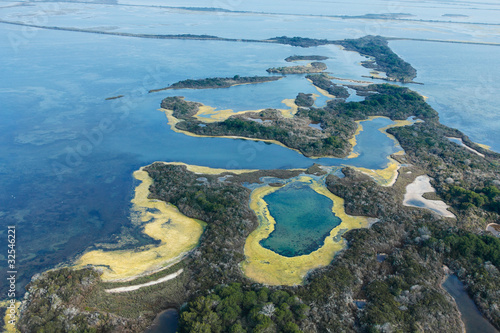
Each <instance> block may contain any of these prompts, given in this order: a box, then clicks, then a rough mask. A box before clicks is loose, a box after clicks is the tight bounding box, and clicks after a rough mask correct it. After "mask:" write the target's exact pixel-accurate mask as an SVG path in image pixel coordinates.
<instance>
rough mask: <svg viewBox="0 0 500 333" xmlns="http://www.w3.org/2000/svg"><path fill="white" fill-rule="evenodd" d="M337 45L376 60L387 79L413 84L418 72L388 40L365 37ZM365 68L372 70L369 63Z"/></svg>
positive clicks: (378, 37)
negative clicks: (392, 48) (395, 51)
mask: <svg viewBox="0 0 500 333" xmlns="http://www.w3.org/2000/svg"><path fill="white" fill-rule="evenodd" d="M336 44H339V45H342V46H343V47H345V48H346V49H347V50H349V51H356V52H358V53H360V54H363V55H367V56H371V57H374V58H375V61H376V66H375V67H374V68H375V69H377V70H379V71H382V72H386V74H387V77H388V78H390V79H391V80H394V81H401V82H411V81H412V80H413V79H414V78H415V77H416V76H417V71H416V70H415V68H413V67H412V66H411V65H410V64H409V63H407V62H406V61H404V60H403V59H401V58H400V57H399V56H398V55H397V54H396V53H394V52H393V51H392V50H391V49H390V48H389V46H388V44H387V40H386V39H385V38H383V37H381V36H365V37H361V38H358V39H344V40H343V41H338V42H336ZM364 66H368V67H369V68H372V66H370V65H369V64H368V63H364Z"/></svg>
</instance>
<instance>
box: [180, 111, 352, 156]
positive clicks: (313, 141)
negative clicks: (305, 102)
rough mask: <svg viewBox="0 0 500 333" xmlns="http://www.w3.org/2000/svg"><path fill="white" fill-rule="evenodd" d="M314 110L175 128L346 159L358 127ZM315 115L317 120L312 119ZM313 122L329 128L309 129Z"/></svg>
mask: <svg viewBox="0 0 500 333" xmlns="http://www.w3.org/2000/svg"><path fill="white" fill-rule="evenodd" d="M315 110H316V109H314V111H313V110H309V111H307V110H306V109H301V110H300V111H299V112H298V113H297V116H296V117H294V118H285V117H283V115H282V114H281V112H280V111H278V110H274V109H267V110H264V111H261V112H259V113H255V112H249V113H245V114H241V115H237V116H231V117H229V118H228V119H226V120H224V121H222V122H215V123H208V124H204V126H200V124H201V122H199V121H197V120H195V119H187V120H186V121H184V122H180V123H178V124H177V125H176V127H177V128H178V129H181V130H185V131H189V132H191V133H195V134H197V135H204V136H241V137H245V138H254V139H261V140H274V141H278V142H281V143H283V144H284V145H286V146H287V147H290V148H294V149H297V150H299V151H300V152H301V153H302V154H304V155H305V156H325V155H328V156H346V155H347V154H348V153H349V151H350V150H351V145H350V144H349V142H348V140H349V138H350V137H352V136H353V135H354V132H355V131H356V128H357V125H356V123H355V122H354V121H353V120H351V119H349V118H347V117H334V116H333V115H332V114H330V113H328V112H325V111H323V112H321V111H318V112H316V111H315ZM319 110H321V109H319ZM312 114H314V115H315V117H311V116H309V115H312ZM258 121H260V122H258ZM311 121H313V122H318V123H319V122H321V123H322V124H323V125H325V124H326V126H323V131H318V130H316V129H314V128H311V127H310V126H309V124H310V123H311Z"/></svg>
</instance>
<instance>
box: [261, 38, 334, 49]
mask: <svg viewBox="0 0 500 333" xmlns="http://www.w3.org/2000/svg"><path fill="white" fill-rule="evenodd" d="M268 41H270V42H274V43H279V44H287V45H292V46H300V47H311V46H319V45H326V44H332V42H331V41H329V40H327V39H313V38H303V37H287V36H281V37H274V38H269V39H268Z"/></svg>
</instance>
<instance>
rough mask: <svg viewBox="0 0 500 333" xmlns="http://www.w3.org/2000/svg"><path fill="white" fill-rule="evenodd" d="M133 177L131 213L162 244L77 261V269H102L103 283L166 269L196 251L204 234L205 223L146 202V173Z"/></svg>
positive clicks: (94, 254) (162, 204) (95, 254)
mask: <svg viewBox="0 0 500 333" xmlns="http://www.w3.org/2000/svg"><path fill="white" fill-rule="evenodd" d="M134 177H135V178H136V179H137V180H139V181H141V184H139V185H138V186H137V187H136V189H135V196H134V198H133V199H132V204H133V207H132V210H133V211H135V212H136V214H137V215H136V216H137V218H138V219H139V222H140V223H143V224H144V231H143V232H144V233H145V234H147V235H148V236H150V237H152V238H154V239H157V240H160V241H161V243H160V244H159V245H147V246H144V247H141V248H139V249H132V250H117V251H103V250H95V251H90V252H87V253H85V254H84V255H83V256H82V257H81V258H80V259H78V261H77V262H76V267H84V266H87V265H92V266H98V267H102V268H103V270H104V271H103V274H102V279H103V280H104V281H130V280H133V279H134V278H136V277H139V276H141V275H147V274H149V273H154V272H156V271H159V270H161V269H162V268H165V267H168V266H169V265H172V264H173V263H176V262H178V261H180V260H181V259H182V258H183V256H184V255H185V254H186V253H187V252H188V251H190V250H192V249H193V248H195V247H196V246H197V245H198V242H199V239H200V237H201V235H202V233H203V228H204V225H205V223H204V222H202V221H200V220H196V219H193V218H189V217H187V216H185V215H183V214H182V213H181V212H179V210H178V209H177V208H176V207H175V206H173V205H171V204H168V203H166V202H164V201H160V200H155V199H149V198H148V195H149V187H150V186H151V184H152V183H153V180H152V179H151V177H149V174H148V173H147V172H146V171H144V170H143V169H142V168H141V169H140V170H138V171H136V172H134Z"/></svg>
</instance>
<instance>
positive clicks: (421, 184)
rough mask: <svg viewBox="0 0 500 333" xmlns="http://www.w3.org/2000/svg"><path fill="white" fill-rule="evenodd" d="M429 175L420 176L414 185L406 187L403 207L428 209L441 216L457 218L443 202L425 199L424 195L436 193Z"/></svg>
mask: <svg viewBox="0 0 500 333" xmlns="http://www.w3.org/2000/svg"><path fill="white" fill-rule="evenodd" d="M430 180H431V179H430V178H429V176H427V175H422V176H418V177H417V178H415V180H414V181H413V183H411V184H408V186H406V193H405V196H404V199H403V205H404V206H408V207H417V208H426V209H429V210H431V211H433V212H435V213H437V214H439V215H441V216H444V217H451V218H455V215H454V214H453V213H451V212H450V211H449V210H448V208H449V206H448V205H447V204H446V203H444V202H443V201H441V200H429V199H426V198H424V197H423V194H424V193H429V192H436V190H435V189H434V187H432V185H431V183H430Z"/></svg>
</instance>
